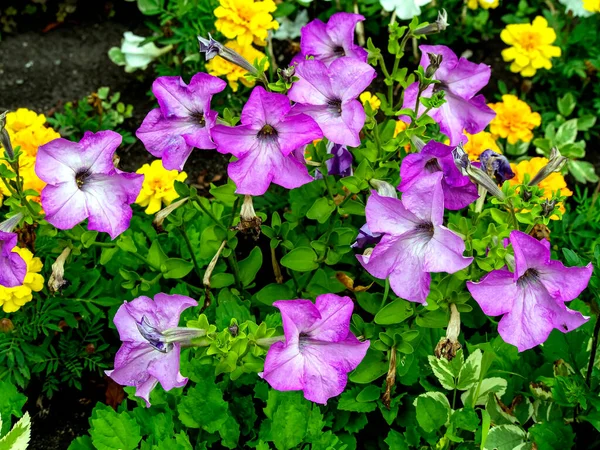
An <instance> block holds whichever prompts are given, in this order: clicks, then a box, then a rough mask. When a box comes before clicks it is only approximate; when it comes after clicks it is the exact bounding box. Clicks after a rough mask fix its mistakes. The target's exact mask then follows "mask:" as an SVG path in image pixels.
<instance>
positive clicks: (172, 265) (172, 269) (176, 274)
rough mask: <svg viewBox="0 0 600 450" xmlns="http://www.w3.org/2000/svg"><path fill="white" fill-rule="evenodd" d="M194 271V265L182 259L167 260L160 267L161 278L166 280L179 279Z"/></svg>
mask: <svg viewBox="0 0 600 450" xmlns="http://www.w3.org/2000/svg"><path fill="white" fill-rule="evenodd" d="M193 269H194V265H193V264H192V263H191V262H188V261H186V260H184V259H179V258H169V259H167V260H166V261H165V262H164V263H163V264H161V266H160V270H161V272H162V273H163V276H164V277H165V278H167V279H179V278H183V277H185V276H186V275H187V274H188V273H190V272H191V271H192V270H193Z"/></svg>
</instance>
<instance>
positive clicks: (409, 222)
mask: <svg viewBox="0 0 600 450" xmlns="http://www.w3.org/2000/svg"><path fill="white" fill-rule="evenodd" d="M441 178H442V173H435V174H432V175H431V176H429V177H425V178H423V179H421V181H420V182H419V183H417V184H415V185H413V186H411V190H410V192H411V195H406V194H404V195H403V197H402V200H398V199H395V198H390V197H382V196H380V195H379V194H377V192H375V191H373V192H372V193H371V196H370V197H369V200H368V201H367V207H366V215H367V224H368V225H369V228H370V230H371V232H373V233H382V234H383V238H382V239H381V241H380V242H379V244H377V245H376V246H375V248H374V249H373V252H372V253H371V254H370V256H364V255H356V257H357V258H358V260H359V261H360V263H361V264H362V265H363V267H364V268H365V269H366V270H367V272H369V273H370V274H371V275H373V276H374V277H377V278H381V279H385V278H388V277H389V279H390V286H391V288H392V290H393V291H394V292H395V293H396V295H398V296H399V297H402V298H404V299H406V300H410V301H412V302H418V303H423V304H427V302H426V299H427V296H428V295H429V285H430V283H431V275H430V272H447V273H454V272H457V271H459V270H462V269H464V268H465V267H467V266H468V265H469V264H471V262H472V261H473V258H466V257H464V256H463V252H464V250H465V243H464V242H463V240H462V239H461V238H460V236H458V235H457V234H455V233H453V232H452V231H450V230H449V229H447V228H446V227H444V226H443V225H442V221H443V218H444V193H443V191H442V185H441Z"/></svg>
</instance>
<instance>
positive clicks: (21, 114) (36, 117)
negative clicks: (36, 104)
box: [6, 108, 46, 133]
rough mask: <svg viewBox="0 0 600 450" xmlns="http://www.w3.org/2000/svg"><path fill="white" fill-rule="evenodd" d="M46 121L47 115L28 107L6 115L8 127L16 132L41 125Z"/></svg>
mask: <svg viewBox="0 0 600 450" xmlns="http://www.w3.org/2000/svg"><path fill="white" fill-rule="evenodd" d="M45 123H46V117H45V116H44V115H43V114H38V113H36V112H35V111H31V110H29V109H27V108H19V109H17V110H16V111H15V112H9V113H8V114H7V115H6V129H7V130H9V131H12V132H14V133H16V132H18V131H21V130H24V129H25V128H29V127H34V128H37V127H41V126H43V125H44V124H45Z"/></svg>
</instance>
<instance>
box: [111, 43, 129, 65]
mask: <svg viewBox="0 0 600 450" xmlns="http://www.w3.org/2000/svg"><path fill="white" fill-rule="evenodd" d="M108 57H109V58H110V60H111V61H112V62H113V63H115V64H116V65H117V66H124V65H125V64H126V63H127V62H126V60H125V55H124V54H123V52H122V51H121V49H120V48H119V47H111V48H110V50H108Z"/></svg>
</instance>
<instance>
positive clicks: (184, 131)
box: [136, 73, 227, 170]
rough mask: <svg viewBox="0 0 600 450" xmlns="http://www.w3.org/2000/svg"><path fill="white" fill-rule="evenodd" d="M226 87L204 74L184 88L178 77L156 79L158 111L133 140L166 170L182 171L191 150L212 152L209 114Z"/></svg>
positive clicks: (211, 116)
mask: <svg viewBox="0 0 600 450" xmlns="http://www.w3.org/2000/svg"><path fill="white" fill-rule="evenodd" d="M226 85H227V83H226V82H225V81H223V80H221V79H219V78H217V77H213V76H211V75H208V74H206V73H197V74H196V75H194V76H193V77H192V79H191V81H190V84H189V85H187V84H185V83H184V82H183V80H182V79H181V78H180V77H159V78H157V79H156V80H155V81H154V83H153V84H152V92H153V93H154V95H155V96H156V100H157V101H158V106H159V107H158V108H156V109H153V110H152V111H150V112H149V113H148V115H147V116H146V118H145V119H144V122H143V123H142V126H141V127H140V128H139V129H138V130H137V132H136V136H137V137H138V138H139V139H140V140H141V141H142V142H143V143H144V145H145V146H146V150H148V151H149V152H150V153H151V154H152V155H154V156H156V157H157V158H162V161H163V166H164V167H165V169H168V170H183V166H184V165H185V162H186V161H187V159H188V158H189V156H190V154H191V153H192V150H193V149H194V147H195V148H200V149H214V148H215V144H214V143H213V142H212V140H211V137H210V130H211V128H212V127H213V126H214V125H215V122H216V120H217V113H216V112H215V111H211V109H210V101H211V99H212V96H213V95H214V94H217V93H219V92H221V91H222V90H223V89H225V86H226Z"/></svg>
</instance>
